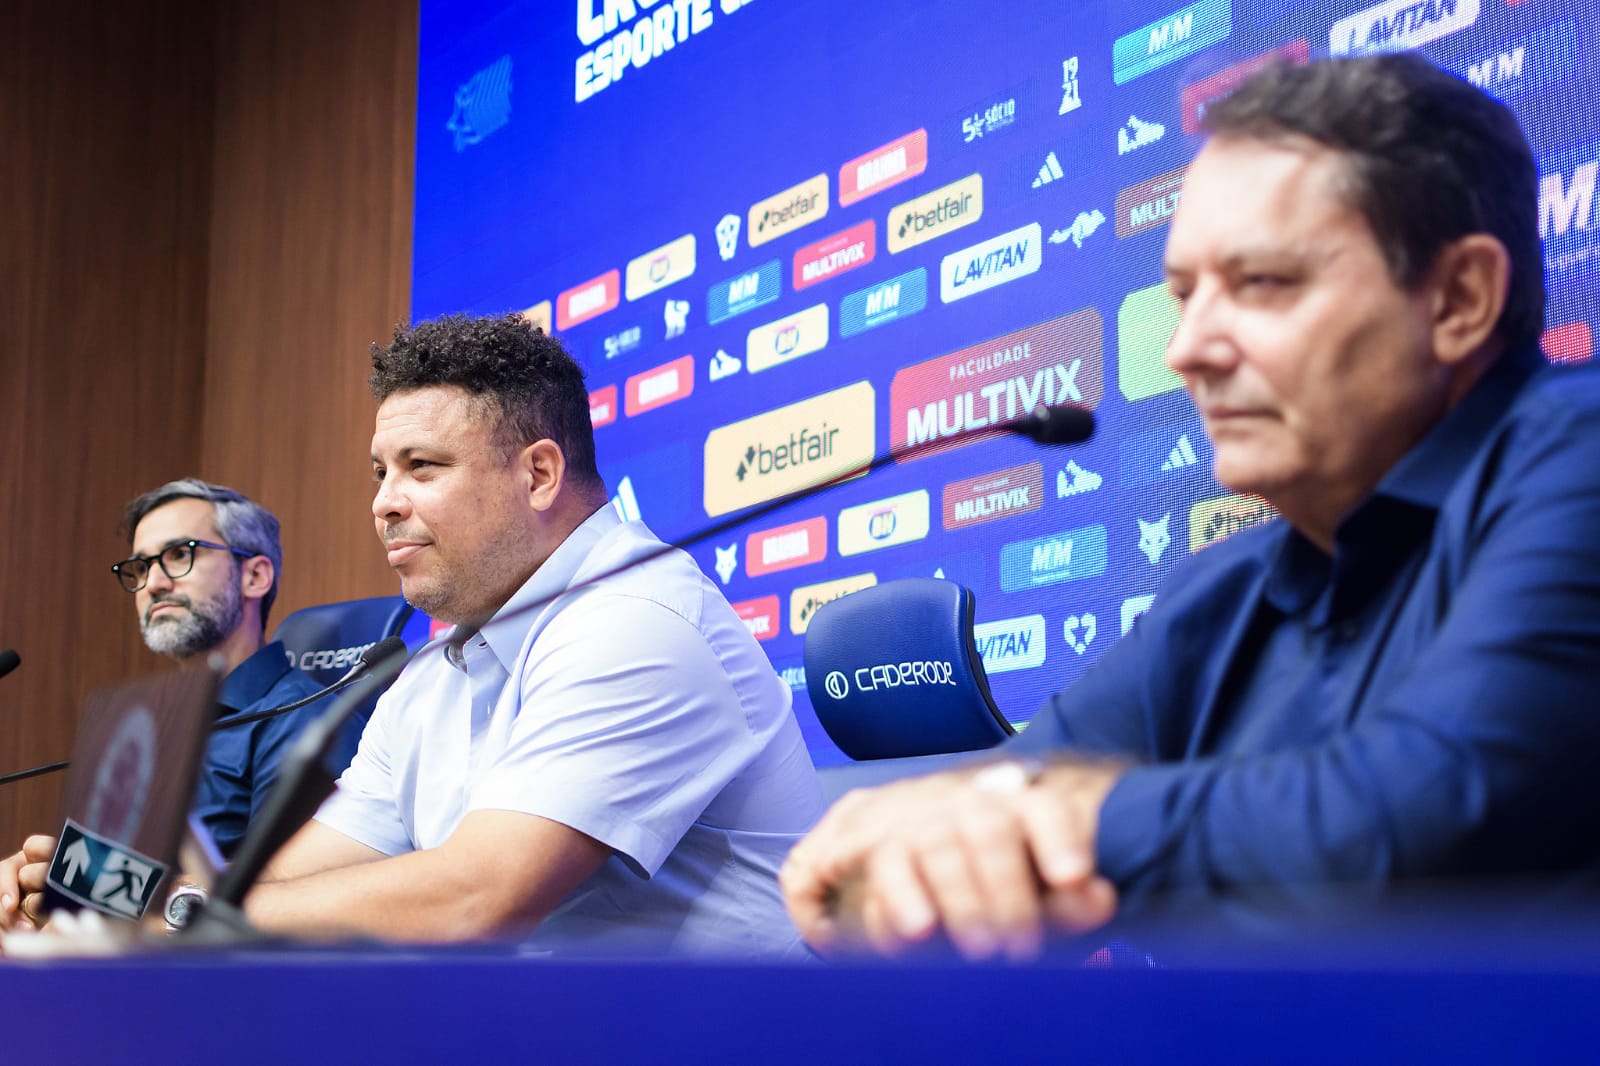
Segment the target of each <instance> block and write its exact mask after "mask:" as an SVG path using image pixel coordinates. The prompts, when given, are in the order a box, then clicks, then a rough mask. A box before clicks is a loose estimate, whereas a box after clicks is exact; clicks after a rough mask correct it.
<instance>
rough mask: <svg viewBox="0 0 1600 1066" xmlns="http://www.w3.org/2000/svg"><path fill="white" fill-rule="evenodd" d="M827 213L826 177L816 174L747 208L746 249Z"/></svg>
mask: <svg viewBox="0 0 1600 1066" xmlns="http://www.w3.org/2000/svg"><path fill="white" fill-rule="evenodd" d="M827 213H828V175H826V174H818V175H817V176H816V177H814V178H808V179H806V180H805V181H802V182H801V183H800V184H799V185H795V186H793V187H791V188H788V189H785V190H783V191H782V192H780V193H777V194H775V195H773V196H769V197H767V198H766V199H765V200H761V201H758V202H757V203H754V204H751V205H750V226H749V230H748V232H749V234H750V247H752V248H755V247H757V246H759V245H763V244H766V243H767V242H768V241H775V240H777V239H778V238H779V237H782V236H783V235H784V234H785V233H793V232H794V231H795V230H797V229H799V228H800V227H802V226H809V225H810V224H811V223H813V222H816V221H817V220H818V219H821V218H822V217H824V216H825V215H827Z"/></svg>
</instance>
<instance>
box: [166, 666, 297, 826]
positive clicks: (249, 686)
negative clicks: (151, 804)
mask: <svg viewBox="0 0 1600 1066" xmlns="http://www.w3.org/2000/svg"><path fill="white" fill-rule="evenodd" d="M319 688H320V686H319V685H318V684H317V683H316V682H315V681H313V680H312V679H311V678H310V677H308V676H307V675H305V674H303V673H301V672H300V671H299V670H296V669H294V668H293V667H292V666H290V665H288V660H287V658H286V657H285V654H284V650H283V645H282V644H278V643H272V644H268V645H266V646H264V647H263V648H261V649H260V650H259V651H257V652H256V653H255V654H254V655H252V656H250V658H248V659H246V660H245V661H244V662H242V663H240V664H239V665H238V666H236V667H234V668H233V670H232V671H231V672H230V673H229V674H228V676H227V677H225V678H223V679H222V686H221V688H220V689H219V690H218V692H217V703H218V708H217V712H218V718H217V727H218V728H216V729H215V730H214V731H213V732H212V734H211V739H210V740H209V741H207V743H206V754H205V761H204V762H202V763H201V764H200V783H199V785H198V787H197V788H196V789H195V801H194V811H195V813H196V814H198V815H199V816H200V819H201V821H203V822H204V823H205V825H206V828H208V829H210V830H211V836H212V838H213V839H214V840H215V841H216V843H217V847H218V849H220V850H221V852H222V854H223V856H224V857H227V856H230V855H232V853H233V849H234V848H235V847H236V846H237V845H238V843H239V840H240V838H242V837H243V836H244V831H245V826H246V825H247V824H248V823H249V821H250V819H251V818H252V817H253V816H254V815H255V813H256V812H257V811H258V810H260V809H261V804H262V803H263V802H264V801H265V800H266V798H267V794H268V793H269V792H271V790H272V786H273V784H274V783H275V782H276V781H277V780H278V760H279V759H280V758H282V757H283V753H284V750H285V749H286V748H287V747H288V745H289V742H290V741H292V740H293V739H294V738H295V736H296V734H298V733H299V732H300V730H301V729H302V728H304V727H305V725H306V723H308V722H310V721H311V720H312V719H313V718H315V717H316V716H317V714H318V713H319V712H320V711H322V710H323V709H324V701H321V700H319V701H317V702H316V703H313V704H311V705H310V706H308V707H303V708H301V709H300V710H298V711H290V712H289V713H288V714H280V715H278V716H277V717H276V718H268V719H266V720H264V721H260V722H256V723H255V724H253V725H247V726H243V727H241V728H238V729H226V728H221V727H223V726H226V725H227V721H228V719H229V718H231V717H234V716H236V715H241V714H249V713H251V712H253V711H261V710H266V709H267V708H269V707H280V706H282V705H284V704H286V703H293V702H294V701H295V700H297V699H300V698H301V697H304V696H309V695H311V694H312V693H313V692H316V691H318V690H319Z"/></svg>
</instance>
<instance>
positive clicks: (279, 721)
mask: <svg viewBox="0 0 1600 1066" xmlns="http://www.w3.org/2000/svg"><path fill="white" fill-rule="evenodd" d="M122 528H123V530H125V531H126V533H127V535H128V544H129V546H130V547H131V548H132V554H131V555H130V556H129V557H128V558H126V559H124V560H123V561H122V562H120V563H117V564H115V565H114V566H112V567H111V570H112V573H113V574H114V575H115V576H116V578H117V580H118V581H119V582H120V583H121V585H122V587H123V589H125V590H126V591H127V592H129V593H130V594H131V595H132V596H133V605H134V611H135V614H136V615H137V617H138V619H139V631H140V633H141V634H142V635H143V636H144V642H145V645H146V646H147V647H148V648H149V649H150V650H151V651H153V652H156V653H158V654H160V655H165V656H167V657H168V658H170V659H174V660H176V661H177V662H179V663H186V662H189V661H191V660H199V661H202V662H207V663H208V665H210V666H211V667H212V668H213V669H215V670H217V671H219V672H221V673H223V674H225V676H224V677H223V680H222V685H221V687H220V689H219V690H218V692H217V704H218V706H217V728H216V729H215V731H214V732H213V733H212V734H211V739H210V741H209V742H208V744H207V746H206V754H205V760H204V761H203V762H202V763H201V767H200V783H199V786H198V787H197V788H196V790H195V801H194V809H195V813H196V814H198V815H199V816H200V819H201V821H202V822H204V823H205V826H206V828H207V829H209V830H210V832H211V835H212V838H213V839H214V840H215V842H216V844H217V847H218V849H219V850H221V852H222V854H223V855H224V856H225V857H227V856H231V854H232V852H233V849H234V848H235V847H236V846H237V845H238V843H239V841H240V839H241V838H242V837H243V836H244V831H245V828H246V826H247V825H248V824H249V821H250V818H251V816H252V815H253V814H254V813H255V812H256V811H257V810H259V809H260V807H261V804H262V803H263V802H264V801H265V799H266V797H267V796H268V794H270V792H271V791H272V786H273V783H274V782H275V781H276V780H277V771H278V761H279V759H280V758H281V757H282V755H283V753H284V752H285V751H286V750H287V748H288V746H289V743H290V741H292V740H293V739H294V737H295V735H296V734H297V733H299V731H300V729H301V727H302V726H304V725H305V724H306V723H308V722H309V721H310V720H311V719H312V718H314V717H315V716H316V714H317V713H318V712H319V711H320V710H321V709H322V706H323V704H322V702H321V701H318V702H316V703H313V704H311V705H309V706H306V707H302V708H301V709H300V710H298V711H291V712H289V713H287V714H281V715H277V716H274V717H271V718H267V719H264V720H263V721H259V722H255V723H253V724H251V725H248V726H242V727H239V728H231V729H230V728H228V721H229V719H232V718H238V717H242V716H244V715H248V714H251V713H253V712H255V711H259V710H266V709H268V708H272V707H279V706H283V705H285V704H288V703H292V702H294V701H295V700H298V699H300V698H302V697H304V696H308V695H311V694H312V693H314V692H316V691H317V690H318V685H317V683H316V682H315V681H313V680H312V679H311V678H310V677H308V676H307V675H305V674H303V673H301V672H300V671H299V670H296V669H295V668H294V667H292V666H290V665H289V662H288V657H287V656H286V655H285V654H284V650H283V645H282V644H279V643H276V642H274V643H271V644H269V643H267V641H266V625H267V615H268V613H269V612H270V611H271V609H272V603H273V601H274V600H275V599H276V598H277V596H278V575H279V574H280V573H281V572H282V569H283V548H282V546H281V545H280V544H279V542H278V519H277V518H276V517H275V516H274V515H273V514H272V512H270V511H268V510H267V509H266V508H264V507H262V506H261V505H260V504H258V503H256V502H254V501H253V500H250V499H248V498H246V497H245V496H243V495H241V494H240V493H237V492H235V491H233V490H232V489H229V488H224V487H223V486H221V485H212V484H208V483H207V482H204V481H201V480H199V479H197V478H184V479H183V480H181V481H172V482H168V483H167V484H165V485H162V486H161V487H160V488H158V489H154V490H152V491H150V492H147V493H145V494H144V495H142V496H140V497H138V498H137V499H135V500H133V501H132V502H131V503H129V504H128V506H127V508H126V509H125V510H124V512H123V516H122ZM54 851H55V841H54V840H53V839H51V838H50V837H48V836H43V835H38V836H32V837H29V838H28V840H27V842H26V843H25V844H24V845H23V848H22V850H21V851H19V852H17V853H15V854H13V855H12V856H10V857H9V858H7V859H5V860H3V862H0V868H9V874H10V876H9V877H7V876H5V870H4V869H0V884H9V883H10V882H11V881H12V880H13V879H14V880H15V881H16V882H18V883H20V886H21V889H22V891H23V892H24V893H26V892H27V891H29V890H30V889H37V888H38V886H39V885H40V884H42V881H43V878H44V864H45V863H46V862H48V860H49V858H50V855H51V854H52V853H53V852H54ZM28 898H29V899H31V898H32V897H31V896H30V897H28ZM22 904H23V900H22V899H14V898H11V893H8V892H6V893H0V929H7V928H13V927H15V926H16V925H17V924H18V923H19V922H20V923H31V922H33V920H34V919H35V918H36V917H37V915H36V914H34V913H31V912H29V911H28V910H26V909H24V908H23V906H22Z"/></svg>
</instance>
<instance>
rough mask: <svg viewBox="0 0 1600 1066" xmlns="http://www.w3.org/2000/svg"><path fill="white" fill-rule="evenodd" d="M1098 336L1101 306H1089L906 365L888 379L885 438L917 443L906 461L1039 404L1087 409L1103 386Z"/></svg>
mask: <svg viewBox="0 0 1600 1066" xmlns="http://www.w3.org/2000/svg"><path fill="white" fill-rule="evenodd" d="M1102 341H1103V333H1102V325H1101V321H1100V312H1099V311H1098V310H1096V309H1095V308H1093V307H1086V308H1084V309H1083V310H1081V311H1074V312H1072V314H1070V315H1064V316H1062V317H1061V318H1056V319H1052V320H1051V321H1049V322H1042V323H1040V324H1039V325H1037V326H1029V327H1028V328H1027V329H1022V330H1017V331H1016V332H1015V333H1007V334H1006V335H1005V336H1003V337H996V338H994V339H993V340H991V341H985V342H984V343H982V344H974V345H973V346H972V347H970V348H962V349H961V350H960V351H956V352H951V353H950V354H949V355H941V356H939V357H937V358H935V359H929V360H928V361H926V362H923V363H917V364H915V365H914V366H908V367H905V368H903V369H901V370H899V371H897V372H896V373H895V376H894V380H893V381H892V382H891V383H890V385H889V410H890V418H891V419H892V423H891V425H890V427H889V437H890V444H891V445H892V446H893V447H894V448H895V450H896V451H900V450H901V449H906V448H915V450H914V451H911V452H909V453H907V454H905V455H902V456H901V457H900V461H901V462H905V461H908V460H912V459H921V458H923V457H925V456H928V455H934V454H937V453H938V452H942V451H948V450H949V449H950V448H957V447H965V446H966V445H968V444H972V443H973V442H975V441H978V440H983V439H987V437H988V436H989V434H987V433H983V432H981V431H982V430H984V429H986V428H987V427H990V426H993V425H995V424H996V423H999V422H1005V421H1007V420H1009V419H1013V418H1017V417H1020V416H1021V415H1024V414H1026V413H1027V412H1029V411H1031V410H1033V409H1034V408H1035V407H1037V406H1038V405H1040V404H1057V403H1073V404H1078V405H1079V406H1082V407H1088V408H1091V409H1092V408H1094V407H1096V406H1098V405H1099V403H1100V398H1101V396H1102V394H1103V393H1104V389H1105V382H1104V381H1103V380H1102V377H1103V362H1102V347H1101V346H1102ZM951 438H956V439H954V440H951ZM946 440H950V443H949V444H948V445H945V446H942V447H918V446H920V445H931V444H935V442H939V441H946Z"/></svg>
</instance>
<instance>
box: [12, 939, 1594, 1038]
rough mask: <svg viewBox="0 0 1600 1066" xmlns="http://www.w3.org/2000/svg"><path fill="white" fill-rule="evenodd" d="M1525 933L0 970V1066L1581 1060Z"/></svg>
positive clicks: (1560, 998)
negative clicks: (1124, 966) (849, 954)
mask: <svg viewBox="0 0 1600 1066" xmlns="http://www.w3.org/2000/svg"><path fill="white" fill-rule="evenodd" d="M1535 939H1540V940H1541V942H1539V943H1530V942H1529V941H1528V940H1527V939H1517V940H1514V941H1506V940H1503V939H1495V938H1490V937H1474V936H1463V937H1460V938H1457V939H1456V940H1454V941H1453V942H1452V943H1451V944H1448V945H1446V944H1442V943H1436V944H1423V945H1420V946H1418V945H1405V944H1396V943H1394V942H1393V941H1390V942H1389V943H1388V944H1387V946H1376V947H1374V948H1373V950H1370V951H1368V950H1366V949H1364V948H1361V947H1356V948H1352V946H1351V945H1350V944H1348V943H1347V944H1344V945H1343V946H1335V945H1328V948H1329V950H1328V951H1327V952H1325V953H1317V952H1313V953H1311V954H1310V955H1301V954H1297V955H1295V956H1293V957H1292V958H1291V957H1285V956H1283V955H1279V956H1277V957H1275V958H1246V957H1243V956H1238V957H1230V958H1229V959H1228V960H1227V961H1225V962H1223V963H1221V964H1217V965H1199V966H1193V965H1185V966H1180V967H1174V968H1167V969H1142V970H1086V969H1083V968H1081V967H1079V966H1078V965H1076V963H1075V962H1074V961H1071V960H1067V959H1059V960H1055V959H1052V960H1047V961H1045V962H1042V963H1038V964H1034V965H1030V966H998V965H996V966H964V965H957V964H954V963H951V962H947V961H935V960H924V961H920V962H913V963H897V964H892V965H882V964H863V963H854V964H827V965H824V964H816V965H770V966H763V965H734V964H718V963H708V964H682V963H679V964H662V963H656V964H650V963H624V962H592V963H557V962H551V961H549V960H539V959H530V958H522V957H518V956H516V955H514V954H512V953H510V952H508V951H505V950H501V949H464V950H463V949H457V950H426V951H418V950H392V949H388V950H386V949H380V948H358V947H350V948H337V949H307V948H301V949H292V950H273V951H267V950H237V949H232V950H226V951H205V952H198V953H162V954H158V955H145V956H140V957H132V958H122V959H116V960H98V961H83V960H80V961H69V960H55V961H49V962H29V963H23V962H16V961H0V996H3V997H4V1001H5V1002H6V1003H7V1004H8V1006H9V1009H8V1010H7V1011H6V1014H7V1016H8V1020H7V1023H6V1025H5V1030H6V1034H7V1035H6V1036H4V1037H3V1038H0V1054H3V1060H4V1061H6V1062H18V1063H29V1064H39V1063H99V1062H106V1063H111V1062H145V1061H152V1062H153V1061H160V1062H162V1063H188V1062H198V1061H201V1060H203V1059H206V1060H214V1061H226V1062H228V1063H252V1062H262V1063H284V1062H292V1063H313V1062H341V1063H366V1062H373V1063H384V1062H439V1063H498V1062H506V1061H526V1062H537V1063H563V1062H601V1063H606V1062H623V1061H629V1062H632V1061H643V1062H694V1063H704V1062H713V1063H715V1062H751V1063H767V1062H805V1063H812V1064H820V1063H836V1062H849V1063H857V1062H917V1063H925V1062H974V1063H976V1062H1029V1061H1063V1062H1065V1061H1072V1062H1093V1063H1109V1062H1115V1063H1144V1062H1149V1063H1155V1062H1162V1063H1170V1062H1192V1061H1216V1060H1221V1059H1224V1058H1226V1059H1229V1060H1240V1061H1293V1062H1296V1063H1307V1062H1341V1063H1344V1062H1365V1061H1373V1060H1377V1061H1409V1062H1415V1061H1457V1062H1476V1061H1512V1062H1548V1061H1582V1060H1593V1059H1595V1058H1596V1057H1597V1056H1600V1041H1597V1037H1600V1021H1597V1018H1600V934H1597V931H1596V929H1594V928H1588V929H1583V930H1576V931H1573V933H1572V934H1571V935H1565V934H1561V933H1558V932H1557V933H1553V934H1552V936H1551V937H1550V939H1549V940H1548V941H1544V940H1542V939H1541V938H1535ZM1474 940H1481V941H1482V943H1479V944H1475V943H1472V941H1474ZM1224 954H1227V953H1226V952H1224ZM1295 960H1298V961H1295Z"/></svg>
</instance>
